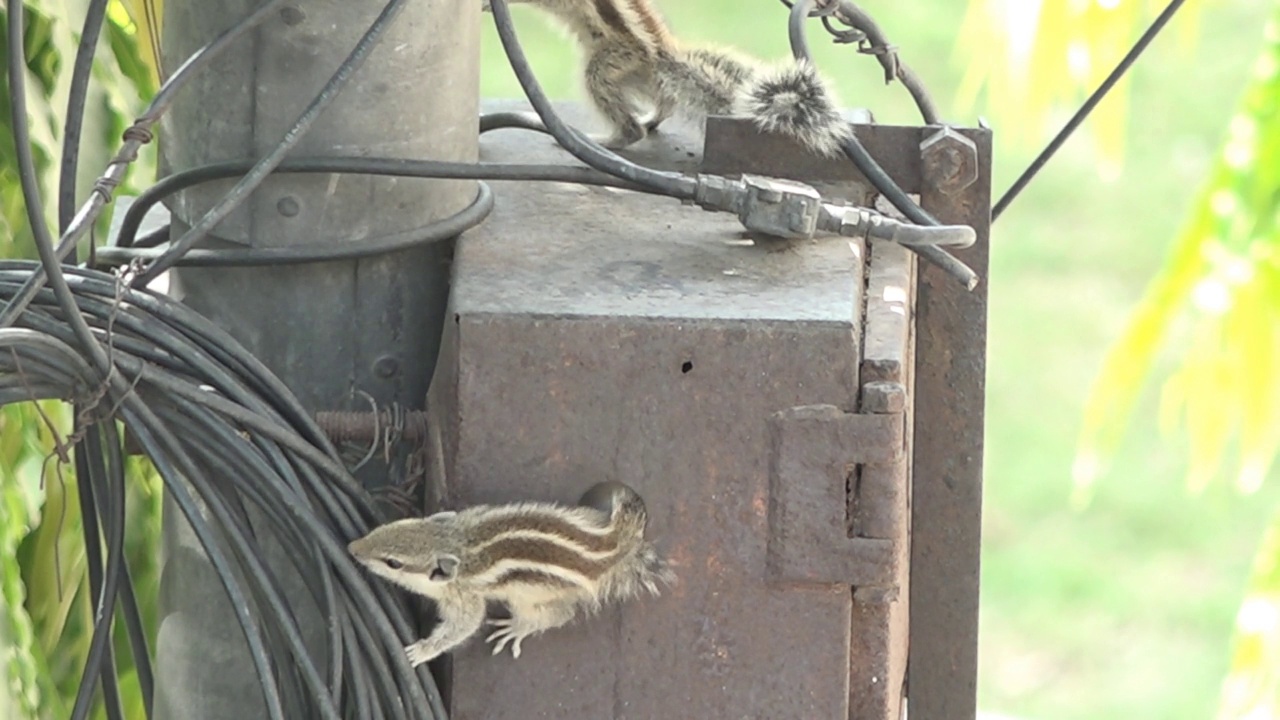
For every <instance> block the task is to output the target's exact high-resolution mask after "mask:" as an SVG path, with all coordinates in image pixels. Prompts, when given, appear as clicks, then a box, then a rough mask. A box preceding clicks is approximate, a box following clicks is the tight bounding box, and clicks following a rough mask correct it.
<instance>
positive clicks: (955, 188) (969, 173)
mask: <svg viewBox="0 0 1280 720" xmlns="http://www.w3.org/2000/svg"><path fill="white" fill-rule="evenodd" d="M920 163H921V166H922V168H923V170H924V178H925V182H929V183H932V184H933V185H934V186H935V187H937V189H938V191H939V192H941V193H942V194H944V195H954V194H956V193H958V192H960V191H961V190H964V189H965V188H967V187H969V186H970V185H972V184H974V183H975V182H977V181H978V146H977V145H975V144H974V142H973V141H972V140H970V139H969V138H967V137H965V136H963V135H961V134H960V133H958V132H956V131H955V130H952V129H951V128H949V127H946V126H943V127H942V129H941V130H938V131H937V132H935V133H933V134H932V135H930V136H929V137H927V138H925V140H924V142H921V143H920Z"/></svg>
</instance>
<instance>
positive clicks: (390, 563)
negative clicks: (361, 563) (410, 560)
mask: <svg viewBox="0 0 1280 720" xmlns="http://www.w3.org/2000/svg"><path fill="white" fill-rule="evenodd" d="M382 562H383V564H385V565H386V566H387V567H389V568H391V569H392V570H399V569H400V568H402V567H404V563H402V562H400V561H399V560H397V559H395V558H382Z"/></svg>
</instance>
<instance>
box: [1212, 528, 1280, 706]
mask: <svg viewBox="0 0 1280 720" xmlns="http://www.w3.org/2000/svg"><path fill="white" fill-rule="evenodd" d="M1277 716H1280V514H1277V515H1276V516H1275V518H1274V519H1273V520H1272V523H1271V527H1270V528H1269V529H1268V530H1267V535H1266V537H1265V538H1264V539H1263V541H1262V547H1261V548H1260V549H1259V551H1258V556H1257V558H1256V560H1255V561H1254V567H1253V576H1252V577H1251V578H1250V580H1249V590H1248V592H1247V594H1246V595H1245V599H1244V602H1243V603H1242V604H1241V605H1240V612H1239V613H1238V614H1237V615H1236V639H1235V653H1234V656H1233V657H1232V660H1231V672H1230V674H1228V676H1227V680H1226V682H1225V683H1223V691H1222V705H1221V707H1220V708H1219V710H1218V717H1219V719H1220V720H1236V718H1273V717H1277Z"/></svg>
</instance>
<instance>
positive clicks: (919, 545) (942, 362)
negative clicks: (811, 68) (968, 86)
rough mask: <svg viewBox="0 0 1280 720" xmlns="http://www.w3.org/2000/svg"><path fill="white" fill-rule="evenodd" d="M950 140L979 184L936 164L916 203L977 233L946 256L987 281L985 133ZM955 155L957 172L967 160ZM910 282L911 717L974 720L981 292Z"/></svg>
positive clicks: (930, 272) (983, 334)
mask: <svg viewBox="0 0 1280 720" xmlns="http://www.w3.org/2000/svg"><path fill="white" fill-rule="evenodd" d="M953 132H954V133H957V134H958V135H960V136H962V137H963V138H964V139H966V140H967V141H968V142H970V143H972V145H973V148H974V150H975V157H976V160H977V163H976V168H977V178H976V180H974V181H973V182H972V183H969V184H967V185H966V184H965V179H966V175H965V173H964V172H954V171H953V167H951V166H950V160H946V159H945V158H944V159H943V161H942V163H941V165H942V166H941V167H939V168H937V172H936V174H935V173H934V172H926V174H925V176H924V177H923V178H922V180H923V181H924V182H923V183H922V184H921V185H920V186H919V188H918V190H919V192H920V197H921V205H922V206H923V207H924V208H925V209H926V210H928V211H929V212H931V213H933V215H934V216H935V217H937V218H938V220H939V221H940V222H944V223H964V224H966V225H969V226H971V227H973V228H974V229H975V230H976V231H977V233H978V240H977V242H976V243H975V244H974V245H973V246H972V247H969V248H966V249H964V250H958V251H956V257H957V258H958V259H960V260H961V261H962V262H964V263H966V264H968V265H969V267H971V268H973V269H974V270H975V271H976V272H977V273H978V275H979V276H981V277H983V278H984V279H985V278H986V277H987V267H988V262H987V260H988V244H989V240H990V231H991V211H990V208H991V133H990V131H988V130H984V129H956V130H953ZM926 142H927V140H926ZM948 142H950V141H948ZM961 145H963V144H961ZM953 148H954V149H955V150H956V153H957V156H958V157H959V159H960V160H961V164H963V162H964V157H965V155H964V152H965V151H964V150H963V149H962V147H959V146H955V145H954V144H953ZM927 151H928V148H927V147H926V148H923V151H922V152H927ZM931 162H932V161H930V163H931ZM919 273H920V277H919V282H918V284H917V293H918V295H917V299H916V313H917V316H918V318H917V323H916V343H917V351H916V378H915V392H914V393H913V396H912V397H913V398H914V401H915V414H914V417H915V432H914V451H913V478H914V479H913V490H912V493H913V499H912V503H913V504H912V518H913V519H912V539H911V542H912V545H911V658H910V666H911V670H910V690H909V694H910V698H911V702H910V715H911V717H913V718H925V719H929V718H972V717H975V716H976V714H977V700H976V695H977V667H978V594H979V587H978V578H979V570H980V546H981V528H982V522H981V519H982V459H983V429H984V411H985V395H984V393H985V385H986V348H987V284H986V282H983V283H980V284H979V285H978V287H977V288H976V289H974V290H973V291H972V292H966V291H965V290H964V289H963V288H960V287H958V286H957V285H956V284H955V283H954V282H953V281H952V280H951V278H949V277H946V276H945V275H944V274H943V273H941V272H939V271H938V269H937V268H935V267H931V266H921V267H920V270H919Z"/></svg>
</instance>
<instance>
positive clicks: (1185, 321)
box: [1074, 3, 1280, 720]
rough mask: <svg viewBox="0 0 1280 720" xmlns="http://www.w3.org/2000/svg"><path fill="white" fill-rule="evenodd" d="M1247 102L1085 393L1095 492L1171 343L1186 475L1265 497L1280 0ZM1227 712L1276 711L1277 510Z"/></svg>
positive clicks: (1278, 336)
mask: <svg viewBox="0 0 1280 720" xmlns="http://www.w3.org/2000/svg"><path fill="white" fill-rule="evenodd" d="M1264 36H1265V38H1266V47H1265V49H1264V50H1263V52H1262V53H1261V55H1260V56H1259V58H1258V59H1257V61H1256V63H1255V65H1254V68H1253V75H1252V77H1251V78H1250V82H1249V85H1248V87H1247V89H1246V92H1245V96H1244V99H1243V102H1242V103H1241V106H1240V108H1239V109H1238V111H1237V112H1236V114H1235V116H1234V117H1233V118H1232V119H1231V122H1230V125H1229V129H1228V136H1227V140H1226V143H1225V145H1224V146H1223V148H1222V151H1221V153H1220V157H1219V158H1218V159H1217V161H1216V163H1215V166H1214V169H1213V172H1212V174H1211V175H1210V177H1209V179H1208V182H1207V183H1206V184H1205V186H1204V187H1203V189H1202V190H1201V191H1200V193H1199V197H1198V199H1197V201H1196V203H1195V205H1194V207H1193V209H1192V212H1191V215H1190V218H1189V219H1188V222H1187V224H1186V226H1185V227H1184V229H1183V231H1182V233H1181V236H1180V237H1179V238H1178V241H1177V242H1176V244H1175V245H1174V247H1173V250H1172V253H1171V254H1170V256H1169V259H1168V261H1167V264H1166V266H1165V267H1164V268H1163V270H1162V271H1161V273H1160V274H1159V275H1158V276H1157V277H1156V279H1155V280H1154V281H1153V282H1152V284H1151V286H1150V287H1149V289H1148V290H1147V293H1146V295H1145V297H1144V298H1143V299H1142V301H1141V302H1140V304H1139V306H1138V308H1137V310H1136V311H1135V312H1134V314H1133V316H1132V318H1131V319H1130V321H1129V325H1128V327H1127V329H1126V331H1125V333H1124V335H1123V337H1122V338H1121V339H1120V341H1119V342H1118V343H1116V344H1115V346H1113V347H1112V348H1111V349H1110V351H1109V352H1108V355H1107V357H1106V359H1105V361H1104V364H1103V368H1102V371H1101V373H1100V375H1099V377H1098V378H1097V380H1096V382H1095V384H1094V386H1093V388H1092V390H1091V393H1090V395H1089V398H1088V401H1087V405H1086V408H1085V416H1084V423H1083V427H1082V431H1081V439H1080V450H1079V454H1078V456H1077V461H1076V467H1075V470H1074V475H1075V480H1076V483H1077V492H1078V495H1077V498H1078V499H1083V498H1085V497H1087V493H1088V492H1089V491H1090V489H1091V488H1092V486H1093V484H1094V483H1095V482H1096V480H1097V479H1098V478H1099V477H1100V476H1101V474H1102V473H1103V472H1104V471H1105V467H1106V463H1107V461H1108V460H1109V459H1110V458H1111V457H1112V456H1113V455H1114V454H1115V452H1116V450H1117V447H1118V445H1119V443H1120V440H1121V438H1122V435H1123V431H1124V429H1125V428H1126V426H1127V425H1128V423H1129V422H1130V419H1131V416H1132V413H1133V408H1134V406H1135V404H1136V403H1137V402H1138V398H1139V393H1140V391H1141V389H1142V387H1143V384H1144V381H1145V380H1146V379H1147V378H1148V377H1151V376H1152V375H1154V374H1155V373H1156V369H1157V367H1158V363H1159V361H1160V359H1161V358H1160V355H1161V353H1162V351H1163V350H1165V348H1166V346H1167V345H1169V344H1173V345H1174V346H1175V347H1174V352H1173V353H1172V354H1173V355H1174V356H1175V357H1174V358H1173V363H1174V369H1173V371H1172V372H1171V373H1170V375H1169V376H1168V377H1167V378H1166V379H1165V380H1164V382H1163V386H1162V388H1161V407H1160V425H1161V427H1162V429H1163V430H1164V431H1165V432H1166V433H1168V432H1171V431H1173V430H1176V429H1179V428H1181V429H1183V430H1185V434H1186V437H1187V438H1188V448H1187V450H1188V459H1189V468H1188V474H1187V483H1188V485H1189V487H1190V489H1191V490H1192V491H1193V492H1201V491H1203V490H1204V489H1205V488H1206V487H1207V486H1208V485H1209V484H1210V483H1212V482H1214V480H1215V479H1216V478H1218V477H1220V476H1222V475H1223V474H1224V470H1225V471H1226V473H1225V474H1230V475H1231V476H1232V477H1234V478H1235V483H1236V486H1237V488H1238V489H1239V490H1240V491H1242V492H1245V493H1253V492H1256V491H1257V490H1258V489H1259V488H1260V487H1261V486H1262V484H1263V483H1264V481H1265V480H1266V478H1267V477H1268V475H1269V474H1270V473H1271V470H1272V466H1273V464H1274V462H1275V458H1276V455H1277V452H1280V374H1278V373H1277V369H1278V368H1280V3H1275V10H1274V13H1273V15H1272V18H1271V20H1270V22H1269V23H1268V24H1267V25H1266V28H1265V30H1264ZM1254 565H1255V567H1254V573H1253V577H1252V579H1251V581H1250V588H1249V590H1248V594H1247V597H1246V598H1245V601H1244V603H1243V604H1242V606H1241V608H1240V611H1239V614H1238V618H1237V627H1236V640H1235V645H1236V650H1235V655H1234V658H1233V664H1232V669H1231V672H1230V675H1229V677H1228V679H1227V681H1226V683H1225V685H1224V688H1223V698H1222V705H1221V707H1220V710H1219V717H1220V718H1223V719H1224V720H1226V719H1228V718H1245V717H1250V718H1252V717H1274V716H1275V715H1276V713H1277V712H1278V711H1280V670H1278V668H1280V516H1277V517H1276V519H1275V521H1274V522H1273V525H1272V527H1271V529H1270V530H1269V532H1268V534H1267V536H1266V538H1265V540H1264V542H1263V543H1262V545H1261V547H1260V548H1259V549H1258V554H1257V557H1256V559H1255V563H1254Z"/></svg>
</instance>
